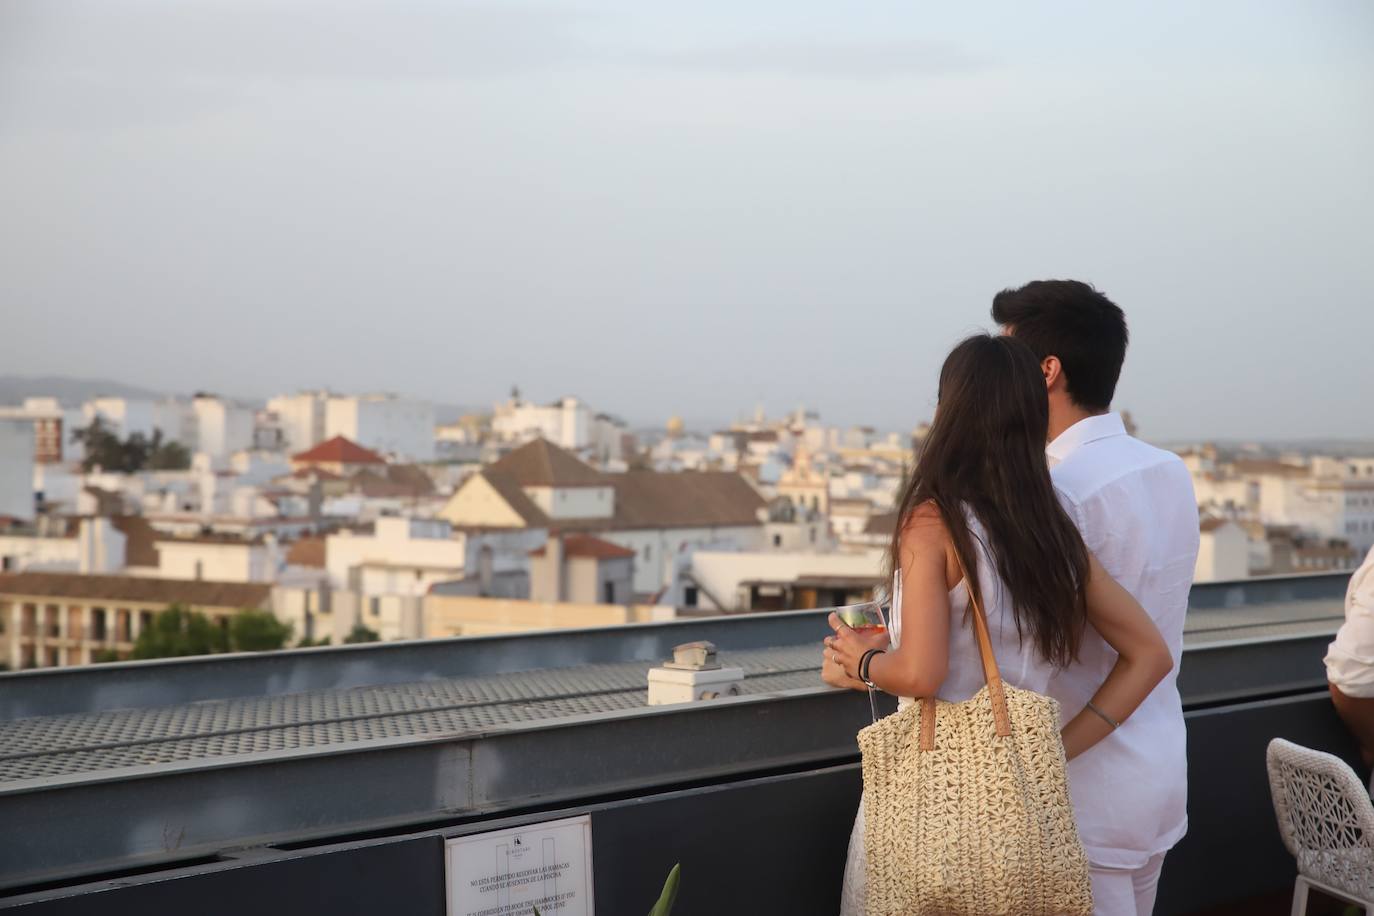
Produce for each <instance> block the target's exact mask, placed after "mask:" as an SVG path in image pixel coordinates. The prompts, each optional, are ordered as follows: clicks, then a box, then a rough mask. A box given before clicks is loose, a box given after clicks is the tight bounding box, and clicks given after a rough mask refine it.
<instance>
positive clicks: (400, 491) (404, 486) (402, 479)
mask: <svg viewBox="0 0 1374 916" xmlns="http://www.w3.org/2000/svg"><path fill="white" fill-rule="evenodd" d="M348 488H349V490H350V491H351V492H356V493H361V494H362V495H363V496H365V497H368V498H370V499H404V498H412V497H417V496H429V495H431V494H433V493H434V481H433V480H432V479H430V476H429V475H428V474H426V473H425V472H424V471H422V470H421V469H420V468H418V467H416V466H415V465H413V464H389V465H387V466H386V467H385V468H378V469H377V470H375V471H374V470H371V469H364V470H361V471H359V472H358V473H356V474H354V475H353V476H352V477H350V478H349V480H348Z"/></svg>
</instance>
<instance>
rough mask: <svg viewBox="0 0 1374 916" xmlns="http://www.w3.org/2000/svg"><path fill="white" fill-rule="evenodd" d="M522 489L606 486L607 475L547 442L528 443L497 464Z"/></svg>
mask: <svg viewBox="0 0 1374 916" xmlns="http://www.w3.org/2000/svg"><path fill="white" fill-rule="evenodd" d="M489 470H492V471H495V472H496V473H498V474H503V475H505V476H507V477H509V478H511V479H512V480H514V481H515V482H516V483H518V484H519V485H520V486H522V487H604V486H606V478H605V475H604V474H601V473H600V472H599V471H597V470H595V469H594V468H592V467H591V466H590V465H588V464H586V463H585V462H583V461H582V460H581V459H579V458H577V456H575V455H573V454H572V453H571V452H569V451H566V450H565V449H561V448H559V447H558V446H556V445H554V444H553V443H552V442H550V441H548V440H547V439H535V440H534V441H533V442H527V443H525V444H524V445H522V446H520V447H519V448H518V449H516V450H515V451H513V452H511V453H510V454H509V455H506V456H505V457H504V458H502V459H501V460H500V461H497V462H496V463H495V464H493V465H492V466H491V467H490V468H489Z"/></svg>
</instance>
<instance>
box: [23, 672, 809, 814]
mask: <svg viewBox="0 0 1374 916" xmlns="http://www.w3.org/2000/svg"><path fill="white" fill-rule="evenodd" d="M819 659H820V652H819V648H818V647H817V646H815V645H806V646H794V647H784V648H775V649H758V650H752V651H740V652H730V653H727V654H725V655H723V656H722V662H723V663H724V664H727V665H733V666H738V667H741V668H743V669H744V671H745V678H746V680H745V683H744V687H743V690H744V693H746V694H763V693H773V692H777V691H780V690H791V689H796V688H801V687H814V686H818V685H819V683H820V682H819V677H818V671H819ZM651 667H653V665H651V664H650V663H648V662H628V663H622V664H609V665H588V666H582V667H578V668H561V669H543V670H536V671H523V672H516V673H511V674H504V675H499V676H481V677H458V678H439V679H433V680H426V681H417V682H412V683H402V684H385V685H380V686H374V687H358V688H353V689H347V690H322V691H314V692H310V693H299V694H288V695H284V696H269V697H243V698H234V699H226V700H211V701H206V702H201V703H190V704H185V705H180V706H164V707H154V708H147V709H127V710H114V711H109V712H101V713H77V714H73V715H63V716H38V717H33V718H25V719H13V720H10V721H6V722H0V788H3V787H4V785H5V784H6V783H13V782H17V781H20V780H33V779H52V778H61V777H64V776H73V775H77V774H90V773H97V772H102V771H107V770H122V769H125V768H128V767H146V766H155V765H158V764H168V763H177V762H183V761H192V760H211V759H214V758H219V757H231V756H234V757H236V756H240V755H245V754H261V753H271V752H279V751H287V750H296V749H302V748H322V747H326V746H328V745H336V744H344V743H352V742H366V741H371V740H377V739H384V738H401V737H422V736H430V737H434V736H441V735H442V736H445V737H462V736H467V735H477V734H481V733H484V732H490V731H495V730H500V729H502V728H503V727H506V726H509V725H514V724H517V723H526V722H532V721H537V720H553V719H559V718H566V717H569V716H580V715H586V714H590V713H604V712H618V711H623V710H627V709H634V708H637V707H642V706H644V705H645V704H646V702H647V689H646V680H645V675H646V674H647V672H648V670H649V668H651Z"/></svg>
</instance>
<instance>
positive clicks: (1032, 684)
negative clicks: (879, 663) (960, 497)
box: [891, 510, 1055, 706]
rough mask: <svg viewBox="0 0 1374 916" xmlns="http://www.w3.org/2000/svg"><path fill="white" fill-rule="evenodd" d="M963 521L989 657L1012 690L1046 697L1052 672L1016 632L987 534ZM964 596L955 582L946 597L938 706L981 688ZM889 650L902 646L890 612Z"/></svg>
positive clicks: (898, 621)
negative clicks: (944, 664) (944, 667)
mask: <svg viewBox="0 0 1374 916" xmlns="http://www.w3.org/2000/svg"><path fill="white" fill-rule="evenodd" d="M964 515H965V517H966V518H967V519H968V526H969V535H970V536H971V537H972V539H973V549H974V553H975V554H976V555H977V557H978V573H977V575H978V584H979V585H980V586H981V591H982V598H983V613H984V614H986V615H987V618H988V632H989V635H990V636H991V637H992V651H993V654H994V655H995V656H996V657H997V667H998V670H1000V671H1001V673H1002V680H1003V681H1005V682H1006V683H1008V684H1011V685H1012V686H1014V687H1021V688H1023V689H1026V690H1034V691H1035V692H1036V693H1047V692H1048V687H1049V682H1050V678H1051V676H1052V675H1053V674H1054V670H1055V669H1054V668H1053V666H1051V665H1050V664H1049V663H1048V662H1046V661H1045V660H1044V659H1043V658H1041V657H1040V653H1039V652H1038V651H1036V648H1035V645H1034V642H1033V641H1032V640H1031V638H1030V635H1029V634H1027V636H1026V639H1025V640H1024V641H1023V640H1022V639H1021V638H1020V637H1019V636H1018V635H1017V632H1016V617H1015V616H1014V615H1013V613H1012V604H1011V598H1010V595H1009V594H1008V592H1007V588H1006V585H1005V584H1004V583H1003V582H1002V577H1001V576H1000V575H998V573H997V568H996V567H995V566H994V565H993V563H992V561H991V559H989V557H988V552H987V547H986V544H987V534H986V533H985V532H984V530H983V526H982V524H981V523H980V522H979V521H978V518H977V517H976V516H975V515H974V514H973V513H972V512H969V511H967V510H966V511H965V513H964ZM968 600H969V599H968V590H967V589H966V588H965V587H964V583H963V581H962V580H960V581H959V582H958V583H957V584H956V585H955V586H954V588H952V589H950V592H949V614H950V617H949V674H948V675H947V676H946V677H945V681H944V683H943V684H941V685H940V689H939V691H937V692H936V696H937V697H939V698H940V699H942V700H947V701H949V702H952V703H959V702H962V701H964V700H967V699H969V698H970V697H972V696H973V695H974V694H975V693H977V692H978V690H979V689H980V688H981V687H982V686H983V661H982V655H981V654H980V653H979V651H978V641H977V639H975V638H974V635H973V624H972V621H970V620H969V619H967V618H966V616H965V614H966V612H967V611H968ZM891 631H892V644H893V645H894V646H897V645H901V640H902V638H903V634H902V615H901V609H900V608H897V609H894V610H893V612H892V621H891ZM907 638H910V639H919V638H920V636H919V634H915V633H910V634H907ZM910 702H911V698H910V697H902V698H901V700H900V705H902V706H905V705H907V704H908V703H910Z"/></svg>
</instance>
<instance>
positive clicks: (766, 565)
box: [691, 550, 883, 610]
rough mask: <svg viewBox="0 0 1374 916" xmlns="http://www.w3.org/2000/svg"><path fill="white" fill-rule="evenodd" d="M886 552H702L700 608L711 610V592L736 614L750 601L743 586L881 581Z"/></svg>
mask: <svg viewBox="0 0 1374 916" xmlns="http://www.w3.org/2000/svg"><path fill="white" fill-rule="evenodd" d="M882 565H883V551H882V550H869V551H865V552H863V553H804V552H791V553H789V552H777V553H772V552H770V553H761V552H757V551H754V552H749V551H741V552H719V551H698V552H697V553H695V554H693V556H692V560H691V572H692V577H693V578H694V579H695V580H696V581H697V582H698V583H699V584H700V585H701V592H699V593H698V599H697V606H698V607H703V608H710V607H711V601H710V598H709V597H708V596H707V594H706V593H707V592H709V593H710V594H711V595H715V596H716V597H717V598H719V599H720V601H722V602H724V603H726V604H729V605H730V607H727V608H717V610H734V609H735V608H737V607H743V606H744V605H745V602H746V600H747V598H748V595H747V591H748V590H747V589H746V588H744V587H743V585H742V583H745V582H752V581H766V582H789V581H795V580H797V579H799V578H802V577H803V576H808V577H810V576H834V577H837V578H841V577H843V578H850V577H855V578H858V577H872V579H873V581H874V582H875V583H876V582H878V580H879V579H880V578H881V574H882Z"/></svg>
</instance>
